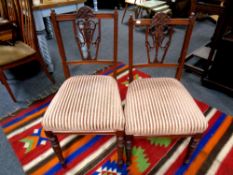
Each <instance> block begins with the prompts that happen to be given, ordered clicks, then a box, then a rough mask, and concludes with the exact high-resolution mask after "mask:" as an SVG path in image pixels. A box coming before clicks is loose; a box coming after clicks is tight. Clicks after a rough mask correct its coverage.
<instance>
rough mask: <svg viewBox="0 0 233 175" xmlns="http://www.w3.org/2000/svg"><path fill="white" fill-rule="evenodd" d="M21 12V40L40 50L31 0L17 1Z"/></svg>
mask: <svg viewBox="0 0 233 175" xmlns="http://www.w3.org/2000/svg"><path fill="white" fill-rule="evenodd" d="M15 1H17V6H18V9H19V10H20V13H19V14H20V15H19V16H20V24H19V25H20V30H21V40H22V41H23V42H24V43H26V44H27V45H29V46H30V47H31V48H33V49H35V50H37V51H38V50H39V46H38V40H37V36H36V31H35V24H34V18H33V14H32V1H31V0H15Z"/></svg>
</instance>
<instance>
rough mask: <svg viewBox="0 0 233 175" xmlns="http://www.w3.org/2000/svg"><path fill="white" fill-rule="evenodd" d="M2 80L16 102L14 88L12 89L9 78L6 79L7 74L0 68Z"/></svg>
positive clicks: (0, 78)
mask: <svg viewBox="0 0 233 175" xmlns="http://www.w3.org/2000/svg"><path fill="white" fill-rule="evenodd" d="M0 80H1V82H2V84H3V85H4V86H5V87H6V89H7V91H8V93H9V94H10V96H11V98H12V100H13V101H14V102H16V101H17V100H16V98H15V96H14V94H13V92H12V90H11V88H10V86H9V84H8V82H7V80H6V76H5V74H4V72H3V71H2V70H0Z"/></svg>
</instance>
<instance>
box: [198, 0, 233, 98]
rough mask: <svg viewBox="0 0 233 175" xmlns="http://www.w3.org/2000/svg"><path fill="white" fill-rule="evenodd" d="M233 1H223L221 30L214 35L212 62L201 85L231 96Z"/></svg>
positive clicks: (232, 94)
mask: <svg viewBox="0 0 233 175" xmlns="http://www.w3.org/2000/svg"><path fill="white" fill-rule="evenodd" d="M232 9H233V1H232V0H226V1H225V9H224V13H223V15H222V16H221V18H222V19H223V20H222V21H221V28H220V29H221V30H219V31H218V33H217V34H218V37H216V41H215V43H216V44H215V46H214V48H213V49H214V52H216V54H215V56H214V57H213V61H212V63H211V64H210V65H209V67H207V69H206V70H205V73H204V74H203V76H202V82H203V85H206V86H208V87H212V88H216V89H218V90H222V91H224V92H226V93H228V94H229V95H231V96H233V71H232V69H233V11H232Z"/></svg>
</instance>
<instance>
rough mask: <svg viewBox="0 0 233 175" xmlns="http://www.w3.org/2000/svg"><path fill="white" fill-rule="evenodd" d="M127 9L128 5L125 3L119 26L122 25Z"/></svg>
mask: <svg viewBox="0 0 233 175" xmlns="http://www.w3.org/2000/svg"><path fill="white" fill-rule="evenodd" d="M127 8H128V4H127V3H126V4H125V8H124V12H123V15H122V18H121V24H123V22H124V18H125V14H126V11H127Z"/></svg>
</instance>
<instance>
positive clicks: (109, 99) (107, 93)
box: [42, 75, 125, 132]
mask: <svg viewBox="0 0 233 175" xmlns="http://www.w3.org/2000/svg"><path fill="white" fill-rule="evenodd" d="M124 124H125V118H124V114H123V110H122V107H121V99H120V95H119V90H118V85H117V82H116V81H115V79H114V78H112V77H111V76H101V75H85V76H75V77H71V78H69V79H68V80H66V81H65V82H64V83H63V85H62V86H61V87H60V89H59V91H58V92H57V94H56V95H55V97H54V98H53V100H52V102H51V104H50V105H49V107H48V109H47V111H46V113H45V115H44V117H43V120H42V125H43V127H44V129H45V130H48V131H54V132H115V131H122V130H124Z"/></svg>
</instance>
